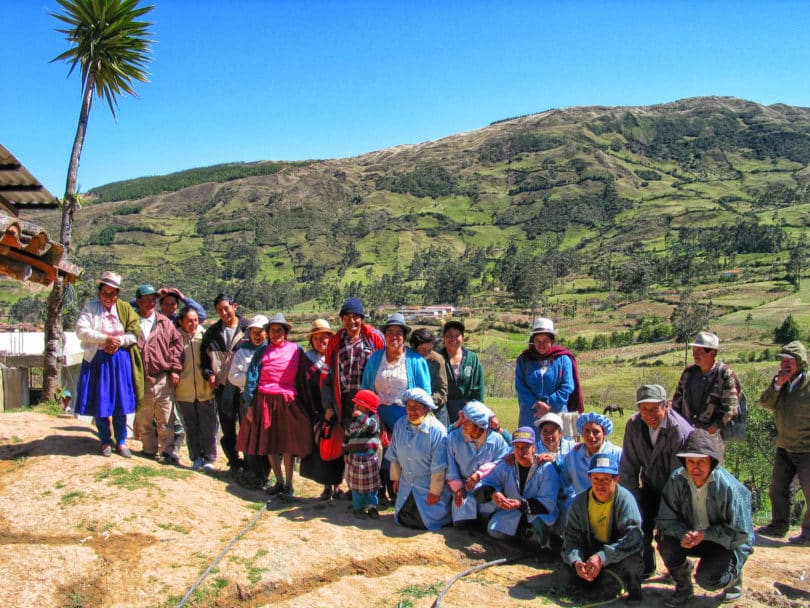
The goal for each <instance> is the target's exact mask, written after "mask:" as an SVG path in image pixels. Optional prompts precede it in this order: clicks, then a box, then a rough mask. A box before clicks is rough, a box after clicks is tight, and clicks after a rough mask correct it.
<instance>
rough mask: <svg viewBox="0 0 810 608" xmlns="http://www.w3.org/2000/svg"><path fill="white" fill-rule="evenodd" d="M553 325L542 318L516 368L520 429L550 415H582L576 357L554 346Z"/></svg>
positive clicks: (560, 347)
mask: <svg viewBox="0 0 810 608" xmlns="http://www.w3.org/2000/svg"><path fill="white" fill-rule="evenodd" d="M556 337H557V331H556V330H555V329H554V321H552V320H551V319H546V318H540V319H537V321H535V322H534V326H533V327H532V332H531V334H530V335H529V347H528V348H527V349H526V350H524V351H523V352H522V353H521V354H520V356H519V357H518V358H517V362H516V364H515V391H516V392H517V396H518V404H519V406H520V418H519V420H518V424H520V426H532V424H534V419H535V418H539V417H542V416H545V415H546V414H548V413H549V412H556V413H563V412H582V411H583V398H582V387H581V385H580V383H579V372H578V369H577V362H576V359H575V358H574V355H573V353H571V352H570V351H569V350H567V349H565V348H563V347H562V346H558V345H557V344H554V340H555V339H556Z"/></svg>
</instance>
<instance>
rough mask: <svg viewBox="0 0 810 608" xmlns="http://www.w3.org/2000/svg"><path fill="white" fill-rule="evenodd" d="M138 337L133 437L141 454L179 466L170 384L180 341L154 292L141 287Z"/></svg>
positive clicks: (179, 359)
mask: <svg viewBox="0 0 810 608" xmlns="http://www.w3.org/2000/svg"><path fill="white" fill-rule="evenodd" d="M135 299H136V300H137V303H138V316H139V317H140V327H141V335H140V337H139V338H138V348H139V349H140V350H141V353H142V354H143V366H144V398H143V404H142V405H141V407H139V408H138V410H137V411H136V412H135V422H134V427H135V438H136V439H140V440H141V443H142V444H143V448H142V454H143V455H144V456H146V457H148V458H159V459H160V460H161V462H163V463H165V464H179V463H180V455H179V453H178V449H179V447H180V446H179V445H175V433H174V427H175V420H176V418H177V413H176V410H175V407H174V385H175V384H177V383H178V382H179V381H180V374H181V373H182V371H183V338H182V337H181V336H180V332H179V331H178V330H177V327H176V326H175V325H174V323H172V322H171V321H170V320H169V319H168V318H167V317H166V316H165V315H163V314H162V313H159V312H157V310H156V307H157V291H156V290H155V288H154V287H152V286H151V285H141V286H140V287H138V289H137V290H136V291H135Z"/></svg>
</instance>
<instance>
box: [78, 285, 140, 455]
mask: <svg viewBox="0 0 810 608" xmlns="http://www.w3.org/2000/svg"><path fill="white" fill-rule="evenodd" d="M96 283H97V285H98V299H97V300H90V301H89V302H87V304H85V305H84V308H83V309H82V312H81V314H80V315H79V318H78V320H77V321H76V335H77V337H78V338H79V340H81V343H82V348H83V349H84V360H83V361H82V368H81V372H80V374H79V381H78V383H77V386H76V405H75V411H76V413H77V414H79V415H81V416H93V417H94V418H95V421H96V428H97V429H98V436H99V439H101V453H102V455H103V456H110V455H112V437H113V434H114V435H115V442H116V446H117V450H118V453H119V454H120V455H121V456H123V457H124V458H129V457H130V456H132V453H131V452H130V450H129V448H127V445H126V440H127V414H132V413H134V412H135V408H136V405H137V404H138V403H140V401H141V399H142V398H143V377H144V376H143V360H142V359H141V353H140V351H139V350H138V347H137V341H138V338H139V337H140V335H141V328H140V324H139V317H138V313H136V312H135V310H134V309H133V308H132V306H130V305H129V304H128V303H127V302H124V301H122V300H119V299H118V294H119V293H120V291H121V275H119V274H117V273H115V272H110V271H105V272H103V273H102V275H101V278H100V279H98V280H97V281H96ZM110 419H112V430H111V429H110Z"/></svg>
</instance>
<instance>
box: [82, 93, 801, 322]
mask: <svg viewBox="0 0 810 608" xmlns="http://www.w3.org/2000/svg"><path fill="white" fill-rule="evenodd" d="M808 162H810V109H806V108H797V107H790V106H785V105H781V104H777V105H772V106H762V105H759V104H756V103H752V102H749V101H744V100H740V99H735V98H729V97H701V98H692V99H684V100H680V101H677V102H673V103H668V104H663V105H656V106H647V107H576V108H567V109H552V110H548V111H546V112H542V113H539V114H532V115H528V116H521V117H516V118H510V119H506V120H499V121H497V122H494V123H492V124H491V125H489V126H487V127H485V128H482V129H479V130H476V131H471V132H468V133H461V134H457V135H452V136H450V137H446V138H443V139H440V140H437V141H432V142H425V143H421V144H416V145H402V146H397V147H394V148H388V149H385V150H379V151H376V152H371V153H368V154H364V155H361V156H357V157H353V158H343V159H333V160H313V161H306V162H295V163H290V162H269V161H267V162H256V163H240V164H229V165H219V166H215V167H207V168H200V169H192V170H190V171H183V172H179V173H175V174H171V175H166V176H159V177H145V178H140V179H136V180H128V181H125V182H117V183H114V184H108V185H105V186H102V187H99V188H96V189H94V190H93V191H91V192H89V193H87V197H88V201H89V202H88V204H85V206H84V207H83V208H82V209H81V211H80V212H79V213H78V214H77V218H76V227H75V231H74V234H75V235H76V238H77V239H78V243H79V246H78V249H77V252H76V262H77V263H79V264H81V265H83V266H84V267H85V268H86V269H87V274H86V275H85V276H86V278H92V277H95V276H96V274H98V272H100V270H101V269H102V268H111V269H116V270H119V271H120V272H122V274H124V275H125V277H126V282H127V284H128V285H135V284H138V283H140V282H145V281H149V282H153V283H156V284H157V283H161V284H168V283H173V284H177V285H179V286H181V287H184V288H186V289H189V290H191V291H190V292H191V293H194V294H195V297H197V295H199V296H200V297H201V298H212V297H213V294H215V293H216V292H217V291H219V290H225V289H228V290H230V291H232V292H237V293H239V294H240V298H241V299H242V301H243V302H247V303H248V306H249V307H252V308H256V309H264V310H269V309H281V308H289V307H291V306H293V305H295V304H296V303H297V302H301V301H304V300H316V301H317V302H318V304H319V305H320V306H321V307H322V308H330V309H331V308H333V307H334V305H335V302H337V301H339V300H340V298H342V297H343V295H345V293H348V292H357V291H362V292H363V293H364V297H366V298H367V299H369V301H370V303H371V304H372V305H373V304H381V303H384V302H389V303H404V302H413V303H417V302H421V301H429V302H436V301H447V300H453V301H455V302H456V303H471V302H477V303H479V304H481V303H487V302H491V301H495V300H496V299H497V298H498V297H499V296H498V295H497V294H498V293H500V294H503V293H504V291H505V292H516V293H517V295H518V296H519V298H518V299H520V300H523V301H526V302H528V301H529V300H531V299H533V298H542V297H544V296H547V295H548V294H549V293H551V292H552V291H553V290H554V289H555V286H556V285H559V284H560V282H561V281H564V280H567V281H573V283H572V285H574V287H575V289H576V290H578V291H582V292H587V291H593V292H595V293H601V294H602V295H604V294H607V293H610V292H619V293H625V294H627V295H634V294H635V295H639V294H641V295H643V294H645V293H646V292H647V291H648V290H649V289H650V287H651V286H654V285H659V286H669V287H681V286H684V285H699V284H701V283H703V282H706V281H717V280H718V276H719V275H720V273H723V272H725V273H732V275H729V276H732V278H734V276H735V275H733V273H738V274H739V275H745V276H747V277H749V278H750V279H751V280H754V279H756V280H760V279H763V278H775V277H776V275H779V276H780V277H781V276H784V275H785V274H786V273H788V274H789V273H790V271H791V269H790V267H789V265H788V259H787V258H788V254H789V252H790V251H792V250H794V249H796V248H797V247H798V246H800V244H801V243H802V242H803V241H802V239H803V234H804V232H805V229H806V226H807V224H808V221H810V193H808V180H809V179H810V172H808ZM802 246H803V245H802ZM780 253H781V258H780V257H779V254H780ZM775 257H776V259H779V260H780V266H779V267H778V268H777V267H776V266H775V264H774V263H773V259H774V258H775ZM802 263H803V262H802ZM802 269H803V267H799V270H798V275H797V276H796V278H797V280H798V276H800V275H801V270H802ZM794 274H795V273H794ZM500 297H502V296H500Z"/></svg>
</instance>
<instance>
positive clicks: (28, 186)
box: [0, 145, 59, 209]
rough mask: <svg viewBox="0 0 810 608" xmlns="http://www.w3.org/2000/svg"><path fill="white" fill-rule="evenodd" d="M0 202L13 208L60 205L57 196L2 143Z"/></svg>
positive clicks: (0, 154) (0, 146) (0, 155)
mask: <svg viewBox="0 0 810 608" xmlns="http://www.w3.org/2000/svg"><path fill="white" fill-rule="evenodd" d="M0 203H2V204H3V206H5V207H10V208H11V209H14V208H17V209H26V208H32V207H35V208H38V209H41V208H53V207H58V206H59V203H58V202H57V200H56V197H55V196H54V195H53V194H51V193H50V192H49V191H48V189H47V188H45V186H43V185H42V184H40V183H39V182H38V181H37V179H36V178H35V177H34V176H33V175H31V173H29V172H28V169H26V168H25V167H23V165H22V163H21V162H20V161H19V160H17V158H16V157H15V156H14V155H13V154H12V153H11V152H9V151H8V150H7V149H6V148H5V147H3V146H2V145H0Z"/></svg>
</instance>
